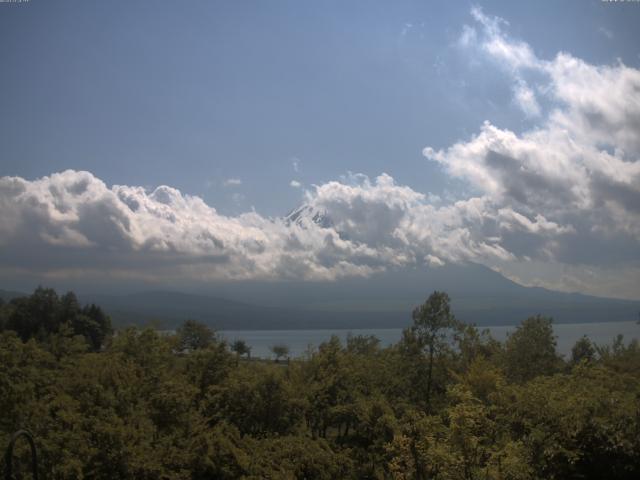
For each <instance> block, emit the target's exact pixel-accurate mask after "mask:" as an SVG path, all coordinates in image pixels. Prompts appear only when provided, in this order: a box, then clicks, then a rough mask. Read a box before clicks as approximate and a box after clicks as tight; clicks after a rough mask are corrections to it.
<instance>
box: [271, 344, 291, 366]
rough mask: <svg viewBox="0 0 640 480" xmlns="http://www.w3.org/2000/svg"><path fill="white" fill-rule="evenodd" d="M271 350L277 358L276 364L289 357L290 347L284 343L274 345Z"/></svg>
mask: <svg viewBox="0 0 640 480" xmlns="http://www.w3.org/2000/svg"><path fill="white" fill-rule="evenodd" d="M269 350H271V352H272V353H273V354H274V355H275V356H276V362H277V361H278V360H280V359H281V358H282V357H286V356H288V355H289V347H287V346H286V345H285V344H284V343H278V344H276V345H272V346H271V347H270V348H269Z"/></svg>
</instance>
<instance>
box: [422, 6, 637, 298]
mask: <svg viewBox="0 0 640 480" xmlns="http://www.w3.org/2000/svg"><path fill="white" fill-rule="evenodd" d="M472 14H473V16H474V18H475V19H476V20H477V22H478V23H479V24H480V26H481V32H480V33H478V32H477V31H475V30H473V31H474V35H476V36H477V37H478V38H479V39H480V40H479V42H478V43H477V45H478V46H479V48H480V51H481V52H482V54H483V55H485V56H486V58H487V59H491V60H494V61H495V62H497V64H498V65H499V66H500V67H501V68H502V69H503V71H505V72H506V73H507V74H508V75H509V76H510V77H511V78H512V80H513V89H514V92H515V98H514V100H515V102H516V103H518V104H519V106H520V107H521V108H522V110H523V111H524V112H525V114H527V115H528V116H530V117H539V118H540V121H539V123H538V124H537V125H536V126H535V127H533V128H531V129H530V130H528V131H525V132H523V133H521V134H516V133H514V132H512V131H510V130H508V129H504V128H498V127H496V126H494V125H492V124H491V123H490V122H485V123H484V125H483V126H482V127H481V129H480V132H479V133H478V134H477V135H474V136H473V137H472V138H470V139H468V140H466V141H460V142H458V143H456V144H454V145H452V146H450V147H449V148H446V149H444V150H439V151H435V150H433V149H431V148H425V149H424V154H425V156H426V157H428V158H429V159H431V160H434V161H436V162H439V163H441V164H442V165H443V166H444V167H445V169H446V171H447V172H448V173H449V174H450V175H451V176H453V177H456V178H461V179H464V180H466V181H468V182H469V183H470V184H471V185H472V186H473V187H474V188H475V189H476V191H477V192H478V193H479V194H480V195H481V198H485V199H486V200H487V202H488V203H489V204H492V205H495V206H498V214H499V215H498V217H499V218H498V222H499V223H500V226H501V229H502V231H503V233H502V240H501V244H502V245H503V246H504V247H505V249H506V250H508V251H510V252H512V253H514V254H515V255H516V257H517V258H519V260H518V261H525V263H526V262H527V261H529V260H533V261H538V262H542V263H544V262H556V263H558V264H560V265H565V266H566V267H567V268H570V269H571V275H565V276H564V277H562V278H565V280H564V281H565V283H566V289H572V288H574V287H575V286H576V285H581V288H582V290H583V291H589V292H591V293H594V292H596V291H598V290H599V291H601V292H602V291H604V290H607V294H610V293H611V289H609V287H607V285H609V286H610V285H612V283H611V282H610V281H608V280H607V281H605V278H611V275H608V276H605V275H602V276H600V277H596V276H594V275H592V272H593V271H599V272H604V271H605V270H606V271H612V270H615V269H616V268H620V269H621V268H622V267H624V268H625V269H627V270H628V269H632V270H634V271H635V272H636V273H635V275H636V276H637V274H638V272H640V257H639V256H638V253H637V252H638V251H640V250H639V247H640V71H639V70H637V69H634V68H630V67H627V66H625V65H624V64H622V63H618V64H615V65H610V66H609V65H591V64H589V63H587V62H585V61H583V60H580V59H578V58H575V57H573V56H572V55H570V54H568V53H562V52H561V53H558V54H557V55H556V57H555V58H553V59H552V60H543V59H539V58H538V57H537V56H536V55H535V54H534V53H533V50H532V49H531V48H530V47H529V46H528V45H527V44H526V43H524V42H521V41H516V40H512V39H510V38H509V37H508V36H507V35H506V34H505V33H504V32H503V27H505V26H506V25H508V24H507V23H506V22H505V21H504V20H501V19H499V18H496V17H488V16H486V15H484V14H483V13H482V11H480V10H478V9H474V10H473V11H472ZM471 28H472V27H466V28H465V29H464V30H463V32H462V35H461V37H460V42H459V43H460V45H462V46H465V45H466V47H467V48H470V49H474V48H476V46H475V45H474V44H471V43H470V42H466V41H465V39H468V38H470V35H471V34H470V33H469V32H470V29H471ZM527 72H535V73H536V77H535V78H536V81H535V83H536V88H535V90H537V91H540V92H544V95H545V99H546V100H547V101H548V104H549V107H548V110H547V111H546V112H543V109H542V108H541V107H540V105H539V103H538V101H537V99H536V95H535V93H534V89H532V88H531V87H530V86H529V84H527V83H526V82H525V81H524V76H525V74H526V73H527ZM521 215H523V216H524V217H521ZM512 228H513V229H519V230H521V231H527V232H529V233H531V234H535V235H536V236H537V237H539V239H541V238H544V237H545V236H546V234H547V233H551V232H553V233H554V234H555V235H556V236H557V237H556V238H554V239H553V240H547V241H544V242H542V243H539V242H533V243H531V241H530V240H529V241H523V239H521V238H518V237H517V236H515V237H514V236H513V235H510V234H507V233H505V231H509V230H510V229H512ZM523 246H526V247H527V248H526V249H525V248H523ZM532 246H535V247H536V248H535V250H536V251H535V252H527V250H530V249H531V247H532ZM525 258H526V259H527V260H525ZM511 264H512V265H515V263H513V262H512V263H511ZM501 268H502V270H503V271H505V272H507V273H508V271H509V264H506V265H502V266H501ZM514 268H515V267H514ZM550 271H551V270H550V269H549V268H547V272H550ZM581 272H582V273H581ZM590 272H591V273H590ZM633 276H634V274H626V277H627V278H629V277H633ZM541 278H542V280H540V281H542V282H543V281H544V278H546V279H547V281H548V282H549V286H551V284H552V283H554V285H553V286H554V287H555V288H558V285H557V278H558V277H557V276H555V277H554V276H553V275H552V274H549V275H547V276H546V277H545V276H544V275H543V276H542V277H541ZM635 292H636V293H635V296H636V297H637V296H638V295H639V294H640V292H638V288H637V287H635Z"/></svg>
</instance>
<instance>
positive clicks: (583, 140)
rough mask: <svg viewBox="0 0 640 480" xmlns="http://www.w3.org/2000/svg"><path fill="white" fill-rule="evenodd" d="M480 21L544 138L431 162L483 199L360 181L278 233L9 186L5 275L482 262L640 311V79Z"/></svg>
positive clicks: (239, 276)
mask: <svg viewBox="0 0 640 480" xmlns="http://www.w3.org/2000/svg"><path fill="white" fill-rule="evenodd" d="M472 17H473V18H474V21H475V24H474V25H473V26H466V27H465V28H464V30H463V32H462V34H461V36H460V39H459V42H458V44H459V46H461V47H462V48H463V49H465V50H466V51H467V52H468V53H469V54H470V55H473V56H474V57H475V59H476V60H477V61H486V62H488V63H490V64H494V65H496V67H497V68H499V69H500V70H501V71H503V72H504V73H505V75H507V76H508V78H510V79H511V81H512V84H513V90H512V91H513V101H514V103H515V104H516V105H518V106H519V107H520V108H521V110H522V112H523V114H524V115H525V116H526V117H528V118H529V119H533V120H534V121H535V123H536V126H535V127H534V128H531V129H529V130H527V131H524V132H520V133H516V132H513V131H510V130H508V129H504V128H500V127H498V126H496V125H493V124H492V123H490V122H485V123H484V124H483V125H482V126H480V127H479V131H478V133H477V134H475V135H473V136H472V137H471V138H469V139H468V140H463V141H460V142H458V143H456V144H454V145H451V146H450V147H448V148H445V149H442V150H435V149H433V148H430V147H427V148H425V149H424V155H425V156H426V157H427V159H428V160H429V161H434V162H437V163H438V164H440V165H441V166H442V167H443V168H444V170H445V171H446V172H447V173H448V174H449V175H450V176H451V177H454V178H457V179H462V180H464V181H465V182H467V184H468V185H469V187H470V188H471V191H472V192H473V193H472V194H471V195H468V196H467V197H465V198H460V199H459V200H457V201H450V202H448V203H444V202H442V201H441V200H440V199H438V197H436V196H434V195H429V194H425V193H421V192H417V191H415V190H413V189H411V188H409V187H408V186H404V185H399V184H397V183H396V182H395V181H394V179H393V178H392V177H391V176H389V175H387V174H382V175H380V176H378V177H377V178H374V179H370V178H368V177H366V176H363V175H357V174H356V175H353V174H351V175H349V176H347V177H345V178H343V179H341V180H339V181H331V182H327V183H325V184H321V185H315V186H313V187H311V188H309V189H308V190H305V193H304V205H303V207H302V208H300V209H298V210H296V211H294V212H292V214H291V215H289V216H288V217H286V218H266V217H264V216H262V215H260V214H259V213H257V212H248V213H244V214H241V215H238V216H225V215H221V214H220V213H218V212H217V211H216V209H215V208H213V207H211V206H209V205H207V204H206V203H205V202H204V201H203V200H202V199H201V198H199V197H196V196H191V195H187V194H183V193H181V192H180V191H178V190H176V189H174V188H171V187H169V186H160V187H158V188H156V189H155V190H152V191H150V190H146V189H145V188H143V187H139V186H126V185H113V186H108V185H106V184H105V183H104V182H103V181H101V180H100V179H99V178H96V177H95V176H94V175H92V174H91V173H89V172H81V171H73V170H68V171H65V172H60V173H54V174H52V175H50V176H47V177H43V178H40V179H37V180H33V181H29V180H26V179H23V178H19V177H2V178H0V265H1V267H0V270H1V271H2V273H3V274H5V275H10V274H12V273H21V274H25V273H26V274H33V275H39V276H47V275H49V276H56V275H57V276H70V275H76V276H79V277H82V276H97V275H108V276H113V277H127V278H140V279H148V280H157V279H159V278H163V279H166V280H168V281H176V280H179V279H190V280H195V281H211V280H245V279H260V280H277V279H302V280H335V279H339V278H342V277H346V276H365V277H366V276H368V275H371V274H373V273H375V272H380V271H383V270H385V269H389V268H394V267H404V266H414V265H423V266H427V267H437V266H440V265H443V264H445V263H449V262H453V263H460V262H465V261H472V262H479V263H483V264H485V265H488V266H490V267H492V268H494V269H497V270H500V271H502V272H503V273H505V274H506V275H507V276H510V277H511V278H514V279H516V280H518V281H520V282H521V283H525V284H537V285H543V286H548V287H552V288H556V289H561V290H578V291H582V292H585V293H595V294H602V295H616V296H626V297H635V298H640V291H639V289H640V287H638V285H640V255H638V252H639V251H640V250H639V247H640V71H638V70H636V69H633V68H630V67H627V66H625V65H623V64H622V63H617V64H615V65H609V66H607V65H605V66H603V65H591V64H589V63H586V62H584V61H583V60H580V59H578V58H575V57H573V56H572V55H570V54H568V53H562V52H561V53H558V54H557V55H556V57H555V58H553V59H550V60H545V59H540V58H538V57H537V56H536V55H535V53H534V52H533V49H532V48H531V47H530V46H529V45H528V44H526V43H525V42H522V41H519V40H513V39H511V38H510V37H509V36H508V35H507V34H506V33H505V29H506V28H507V27H508V24H507V22H506V21H504V20H502V19H499V18H496V17H489V16H487V15H485V14H484V13H483V12H482V11H481V10H478V9H474V10H472ZM293 166H294V169H295V170H297V163H296V162H294V163H293ZM227 183H228V184H229V185H230V186H236V187H238V186H240V182H239V181H238V180H235V179H231V180H229V181H228V182H227ZM291 185H292V186H295V187H301V185H298V184H297V182H296V184H294V183H293V182H292V183H291Z"/></svg>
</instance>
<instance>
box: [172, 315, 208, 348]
mask: <svg viewBox="0 0 640 480" xmlns="http://www.w3.org/2000/svg"><path fill="white" fill-rule="evenodd" d="M177 334H178V339H179V345H180V348H181V349H182V350H198V349H200V348H207V347H208V346H209V345H211V343H212V341H213V338H214V333H213V331H212V330H211V329H210V328H209V327H207V326H206V325H205V324H204V323H200V322H197V321H196V320H187V321H186V322H184V323H183V324H182V327H180V328H179V329H178V332H177Z"/></svg>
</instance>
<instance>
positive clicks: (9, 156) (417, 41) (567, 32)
mask: <svg viewBox="0 0 640 480" xmlns="http://www.w3.org/2000/svg"><path fill="white" fill-rule="evenodd" d="M482 6H483V8H484V10H485V11H486V12H488V13H490V14H492V15H498V16H501V17H503V18H506V19H508V21H509V22H510V26H511V33H512V34H513V35H514V36H516V37H519V38H525V39H526V40H527V42H529V44H530V45H531V46H532V48H533V49H534V50H535V52H536V53H537V54H538V56H540V57H541V58H551V57H553V56H554V55H555V54H556V52H558V51H560V50H563V51H568V52H571V53H572V54H574V55H576V56H577V57H580V58H583V59H584V60H586V61H589V62H592V63H611V62H614V61H615V59H616V58H621V59H622V60H623V61H624V62H625V64H626V65H629V66H636V67H637V66H638V64H639V62H640V58H639V57H638V54H639V52H640V41H639V38H638V28H637V25H638V22H639V21H640V7H639V6H638V5H634V4H629V5H617V4H616V5H611V4H606V3H602V2H600V1H593V2H585V1H577V2H483V3H482ZM470 7H471V4H470V3H466V2H425V1H421V2H371V1H365V2H344V1H339V2H299V1H293V2H286V1H278V2H205V1H191V2H175V1H173V2H153V4H151V3H149V2H131V1H127V2H118V1H116V2H94V1H75V2H74V1H60V2H43V1H38V0H31V1H30V2H29V3H26V4H17V5H12V4H6V5H5V4H3V5H0V58H1V59H2V65H3V68H2V75H0V108H1V110H2V112H3V114H2V116H1V117H0V158H1V163H0V174H3V175H19V176H23V177H25V178H30V179H33V178H36V177H40V176H43V175H48V174H50V173H52V172H55V171H61V170H64V169H67V168H73V169H78V170H89V171H91V172H92V173H94V174H95V175H96V176H98V177H99V178H101V179H103V180H104V181H105V182H107V183H108V184H112V183H116V184H130V185H145V186H149V187H155V186H157V185H162V184H168V185H171V186H174V187H176V188H178V189H180V190H181V191H183V192H187V193H191V194H197V195H200V196H202V198H204V199H205V200H206V201H207V202H208V203H210V204H212V205H214V206H215V207H216V208H217V209H219V210H220V211H222V212H228V213H238V212H240V211H246V210H248V209H250V208H251V206H255V207H256V208H257V209H258V210H259V211H260V212H262V213H264V214H266V215H282V214H284V213H286V212H287V211H288V210H290V209H291V208H293V206H296V205H297V204H298V203H300V192H299V191H297V190H296V189H292V188H290V187H289V183H290V181H291V180H294V179H295V180H298V181H299V182H301V183H303V184H304V185H309V184H313V183H322V182H326V181H328V180H332V179H336V178H338V176H339V175H342V174H345V173H346V172H348V171H352V172H357V173H364V174H367V175H369V176H376V175H379V174H380V173H382V172H386V173H389V174H390V175H391V176H393V177H394V178H395V179H396V180H397V181H398V182H400V183H403V184H407V185H409V186H411V187H412V188H415V189H417V190H419V191H423V192H433V193H437V194H441V193H442V192H443V191H444V190H445V189H454V190H455V189H456V188H458V187H459V186H458V185H457V182H454V181H452V180H451V179H449V178H447V176H445V175H443V174H442V173H441V171H440V169H439V168H438V166H437V165H435V164H430V163H429V162H426V161H425V159H424V157H423V156H422V154H421V151H422V148H424V147H425V146H427V145H430V146H433V147H436V148H443V147H445V146H447V145H449V144H451V143H453V142H454V141H456V140H460V139H462V138H466V137H468V136H469V135H471V134H472V133H474V132H475V131H476V130H477V127H478V125H479V124H481V123H482V121H484V120H490V121H491V122H493V123H494V124H496V125H499V126H502V127H509V128H511V129H515V130H516V131H518V130H520V129H522V128H524V127H526V126H527V120H526V119H523V118H522V115H521V114H520V112H519V111H518V109H517V108H516V107H515V106H514V105H513V103H512V101H511V96H510V93H509V89H510V85H509V80H508V79H505V78H503V77H501V76H500V75H499V74H497V73H496V72H495V70H494V69H491V68H483V67H481V66H478V67H476V68H473V67H470V65H469V59H468V57H467V56H466V55H465V54H464V52H460V51H459V49H457V48H456V47H455V44H456V41H457V39H458V36H459V35H460V31H461V29H462V27H463V25H464V24H469V23H470V22H471V18H470V14H469V10H470ZM603 31H606V32H609V33H610V34H611V38H609V37H608V36H607V35H606V34H604V33H603ZM294 159H297V163H298V166H299V168H298V170H299V171H298V172H296V171H295V170H294V168H293V162H294ZM228 178H236V179H240V180H241V181H242V185H240V186H238V187H236V188H223V186H222V182H224V180H225V179H228Z"/></svg>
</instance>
